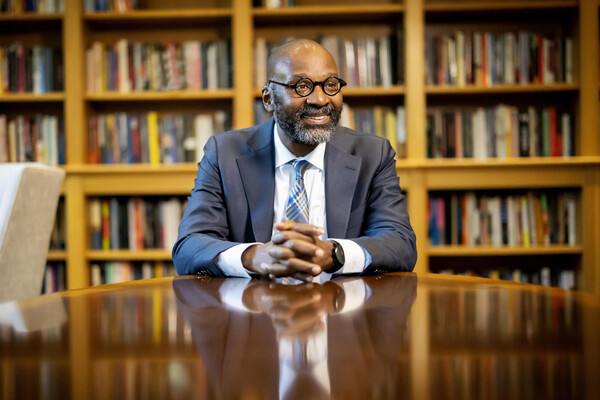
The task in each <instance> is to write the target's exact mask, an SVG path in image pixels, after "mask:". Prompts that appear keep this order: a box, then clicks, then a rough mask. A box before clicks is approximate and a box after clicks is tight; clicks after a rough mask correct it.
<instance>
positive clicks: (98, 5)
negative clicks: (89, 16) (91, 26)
mask: <svg viewBox="0 0 600 400" xmlns="http://www.w3.org/2000/svg"><path fill="white" fill-rule="evenodd" d="M83 9H84V11H85V12H103V11H104V12H106V11H110V12H131V11H133V10H137V9H138V0H84V2H83Z"/></svg>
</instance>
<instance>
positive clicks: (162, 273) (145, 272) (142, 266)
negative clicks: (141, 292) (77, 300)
mask: <svg viewBox="0 0 600 400" xmlns="http://www.w3.org/2000/svg"><path fill="white" fill-rule="evenodd" d="M175 275H177V273H176V272H175V267H174V266H173V263H171V262H163V261H155V262H150V261H141V262H129V261H107V262H103V263H92V265H91V281H92V282H91V283H92V286H98V285H104V284H109V283H121V282H129V281H133V280H138V279H152V278H163V277H166V276H175Z"/></svg>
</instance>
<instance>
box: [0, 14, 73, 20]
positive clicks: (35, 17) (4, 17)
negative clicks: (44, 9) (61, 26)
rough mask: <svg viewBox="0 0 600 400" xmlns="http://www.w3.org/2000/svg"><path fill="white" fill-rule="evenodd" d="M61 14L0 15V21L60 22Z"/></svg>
mask: <svg viewBox="0 0 600 400" xmlns="http://www.w3.org/2000/svg"><path fill="white" fill-rule="evenodd" d="M62 19H63V14H62V13H47V14H40V13H22V14H2V13H0V21H2V22H12V21H62Z"/></svg>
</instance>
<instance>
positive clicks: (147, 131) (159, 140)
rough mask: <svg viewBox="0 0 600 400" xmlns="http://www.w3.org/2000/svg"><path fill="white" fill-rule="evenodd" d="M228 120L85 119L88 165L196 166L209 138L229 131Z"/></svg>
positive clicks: (152, 115) (221, 115) (218, 115)
mask: <svg viewBox="0 0 600 400" xmlns="http://www.w3.org/2000/svg"><path fill="white" fill-rule="evenodd" d="M230 129H231V116H230V114H229V113H227V112H225V111H216V112H214V113H213V114H159V113H157V112H148V113H115V114H100V115H96V116H93V117H91V118H90V119H89V129H88V161H89V163H90V164H115V163H123V164H137V163H150V164H154V165H158V164H173V163H180V162H198V161H200V159H202V156H203V155H204V145H205V144H206V141H207V140H208V138H210V137H211V136H212V135H214V134H217V133H220V132H223V131H226V130H230Z"/></svg>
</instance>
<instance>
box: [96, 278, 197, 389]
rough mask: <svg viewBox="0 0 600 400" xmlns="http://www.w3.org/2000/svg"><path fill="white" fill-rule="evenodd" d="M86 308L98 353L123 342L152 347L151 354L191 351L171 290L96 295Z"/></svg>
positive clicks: (185, 328) (191, 347)
mask: <svg viewBox="0 0 600 400" xmlns="http://www.w3.org/2000/svg"><path fill="white" fill-rule="evenodd" d="M153 292H154V293H153ZM89 307H90V312H89V314H90V315H91V329H90V331H91V333H92V338H91V340H92V341H93V342H94V343H96V344H97V346H98V347H101V352H102V351H105V350H109V349H114V350H118V349H119V346H122V345H127V346H128V348H131V346H136V347H137V348H138V349H139V350H142V351H143V349H145V350H150V349H152V350H154V351H153V352H152V353H153V354H157V353H160V349H161V348H164V349H165V351H167V352H173V351H177V350H182V354H190V353H189V352H186V350H193V342H192V337H191V329H190V326H189V324H188V323H187V322H186V321H185V319H184V318H183V316H182V315H181V314H180V313H179V312H178V307H177V299H176V297H175V294H174V293H173V292H172V291H171V292H170V293H167V292H164V293H163V292H161V291H158V292H157V291H152V290H148V291H144V292H143V293H135V294H126V293H123V295H122V296H118V297H101V296H98V297H96V298H94V299H92V301H91V302H90V304H89ZM163 346H166V347H163ZM98 347H96V348H98ZM120 376H122V375H120ZM102 382H104V383H106V381H104V380H102ZM146 384H148V381H146ZM120 393H122V392H120ZM101 397H102V398H104V396H101ZM117 397H118V396H117ZM167 397H168V396H167Z"/></svg>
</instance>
